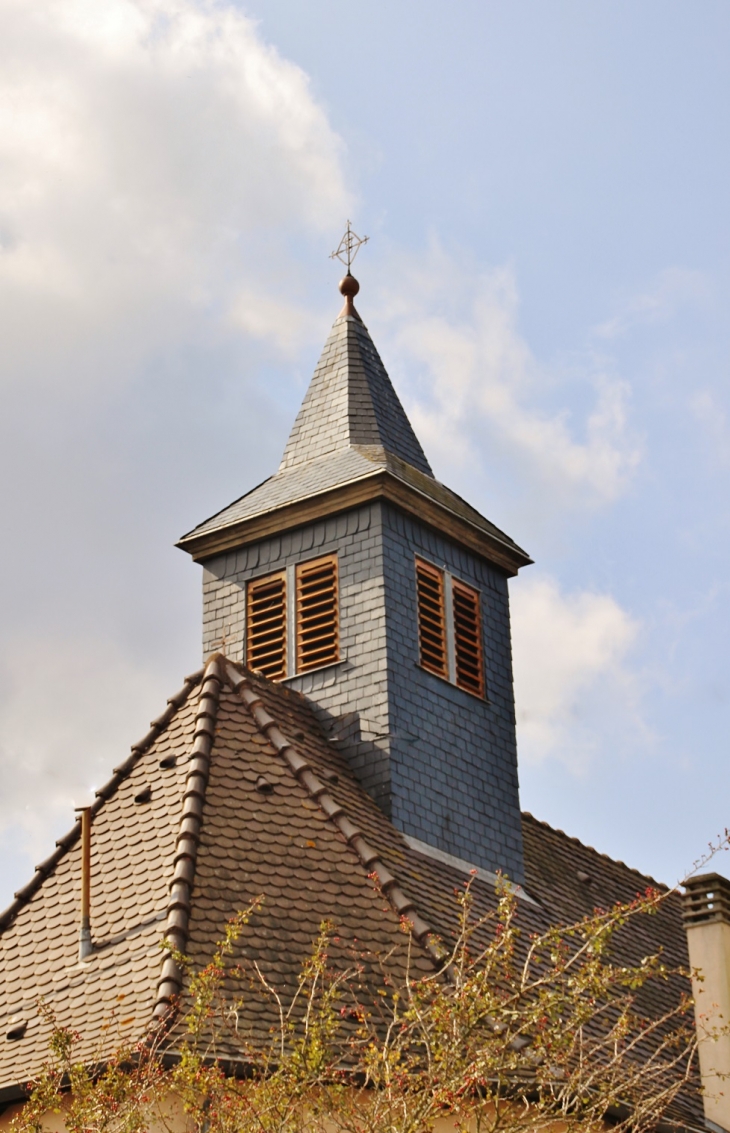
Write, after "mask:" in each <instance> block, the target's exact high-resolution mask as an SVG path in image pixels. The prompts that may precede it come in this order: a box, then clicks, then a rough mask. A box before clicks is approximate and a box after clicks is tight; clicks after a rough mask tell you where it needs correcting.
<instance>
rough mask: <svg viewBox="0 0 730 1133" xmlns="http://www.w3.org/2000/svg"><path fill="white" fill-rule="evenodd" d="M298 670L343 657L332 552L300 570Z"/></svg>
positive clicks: (299, 568) (298, 579)
mask: <svg viewBox="0 0 730 1133" xmlns="http://www.w3.org/2000/svg"><path fill="white" fill-rule="evenodd" d="M296 588H297V604H296V627H297V672H298V673H306V672H307V671H308V670H309V669H317V668H319V666H320V665H330V664H333V663H334V662H335V661H338V660H339V657H340V641H339V627H338V624H337V623H338V616H337V558H336V556H335V555H328V556H327V557H326V558H323V559H316V560H315V561H314V562H311V563H301V564H300V565H299V566H298V567H297V570H296Z"/></svg>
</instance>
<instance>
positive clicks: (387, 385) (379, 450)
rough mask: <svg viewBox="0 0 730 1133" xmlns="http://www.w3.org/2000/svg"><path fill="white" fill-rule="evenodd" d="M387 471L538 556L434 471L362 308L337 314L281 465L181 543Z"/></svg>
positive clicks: (505, 541)
mask: <svg viewBox="0 0 730 1133" xmlns="http://www.w3.org/2000/svg"><path fill="white" fill-rule="evenodd" d="M384 473H385V474H387V475H389V476H392V477H393V478H394V479H395V480H397V481H399V482H400V483H402V484H404V485H406V486H407V487H408V488H410V489H413V490H415V491H416V492H418V493H421V494H422V495H423V496H425V497H427V498H428V499H429V500H432V501H433V502H435V503H437V504H438V505H439V506H440V507H442V508H445V509H446V510H447V511H449V512H451V513H452V514H454V515H455V516H457V517H459V518H460V519H463V520H465V521H466V522H467V523H469V524H471V525H473V526H474V527H476V528H478V529H480V530H481V531H484V532H486V533H487V534H488V535H490V536H492V537H493V538H495V539H496V540H498V541H499V542H500V543H502V544H503V545H504V546H505V547H506V548H509V549H510V550H511V551H513V552H515V553H516V554H517V555H518V557H520V558H521V560H522V561H523V562H524V563H529V562H530V561H531V560H530V558H529V556H528V555H527V554H526V552H525V551H523V550H522V549H521V548H520V547H518V546H517V544H516V543H515V542H514V540H512V539H510V537H509V536H508V535H505V533H504V532H503V531H500V529H499V528H498V527H496V526H495V525H494V524H493V523H490V521H489V520H488V519H485V518H484V516H482V515H481V514H480V513H479V512H478V511H477V510H476V508H473V507H472V506H471V505H470V504H468V503H466V501H465V500H463V499H462V498H461V497H460V496H458V495H457V494H456V492H452V491H451V489H450V488H447V487H446V486H445V485H444V484H441V483H439V481H438V480H436V479H435V478H434V475H433V472H432V471H431V467H430V465H429V463H428V461H427V459H426V457H425V455H424V452H423V449H422V448H421V445H420V443H419V441H418V438H417V437H416V434H415V433H414V431H413V428H412V426H411V424H410V422H409V420H408V418H407V416H406V413H405V410H404V409H403V406H402V405H401V403H400V401H399V399H398V395H397V394H396V392H395V390H394V388H393V385H392V383H391V380H390V378H389V377H388V374H387V373H386V370H385V367H384V366H383V363H382V361H381V359H380V355H379V354H378V352H377V350H376V349H375V346H374V345H373V341H372V339H371V337H370V335H369V333H368V330H367V328H366V327H365V326H364V324H363V323H362V321H361V320H360V317H359V316H358V315H341V316H339V317H338V318H337V319H336V320H335V323H334V325H333V327H332V331H331V333H330V336H329V338H328V340H327V342H326V344H325V347H324V350H323V351H322V355H321V357H320V360H319V362H318V364H317V367H316V369H315V371H314V376H313V377H312V380H311V382H310V385H309V388H308V390H307V393H306V395H305V398H304V401H303V403H302V406H301V409H300V410H299V414H298V416H297V419H296V421H295V423H294V427H293V428H292V431H291V434H290V436H289V440H288V441H287V445H286V448H285V450H284V456H283V458H282V461H281V464H280V465H279V469H278V471H277V472H276V473H275V474H274V475H273V476H271V477H269V479H268V480H264V482H263V483H262V484H259V485H258V486H257V487H256V488H254V489H253V490H252V491H250V492H247V493H246V495H244V496H241V498H240V499H238V500H235V501H234V502H233V503H232V504H230V505H229V506H228V507H226V508H223V510H222V511H220V512H217V513H216V514H215V515H214V516H212V517H211V518H210V519H207V520H205V521H204V522H203V523H200V524H198V526H197V527H195V528H193V530H192V531H189V532H188V533H187V534H186V535H184V536H183V537H182V539H181V540H180V542H179V543H178V546H180V547H183V548H185V549H188V547H193V546H194V544H195V542H196V540H199V539H200V537H201V536H205V535H209V534H212V533H214V532H219V531H222V530H224V529H226V528H229V527H233V526H235V525H237V524H240V523H242V522H244V521H246V520H251V519H254V518H256V517H258V516H262V515H265V514H268V513H271V512H276V511H277V510H279V509H281V508H285V507H287V506H289V505H292V504H296V503H299V502H301V501H304V500H308V499H311V498H315V497H318V496H322V495H324V494H325V493H327V492H332V491H334V490H335V489H337V488H341V487H344V486H346V485H351V484H355V483H357V482H358V481H364V480H367V479H368V478H371V477H375V476H378V475H382V474H384Z"/></svg>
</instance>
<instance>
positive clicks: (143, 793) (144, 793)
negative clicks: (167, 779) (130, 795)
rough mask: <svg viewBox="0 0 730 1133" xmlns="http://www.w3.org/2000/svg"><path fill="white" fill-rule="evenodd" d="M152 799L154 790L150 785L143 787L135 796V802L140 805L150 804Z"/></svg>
mask: <svg viewBox="0 0 730 1133" xmlns="http://www.w3.org/2000/svg"><path fill="white" fill-rule="evenodd" d="M151 798H152V788H151V787H150V785H149V783H148V784H147V785H146V786H144V787H142V789H141V790H140V791H137V794H136V795H135V796H134V801H135V802H136V803H139V804H142V803H148V802H149V801H150V799H151Z"/></svg>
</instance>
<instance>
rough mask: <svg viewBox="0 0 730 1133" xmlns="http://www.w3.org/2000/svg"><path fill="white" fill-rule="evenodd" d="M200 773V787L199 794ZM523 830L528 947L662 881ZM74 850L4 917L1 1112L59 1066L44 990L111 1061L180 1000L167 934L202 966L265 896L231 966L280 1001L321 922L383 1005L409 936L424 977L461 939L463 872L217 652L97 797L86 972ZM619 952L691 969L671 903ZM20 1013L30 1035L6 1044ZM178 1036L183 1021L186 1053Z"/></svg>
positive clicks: (285, 706)
mask: <svg viewBox="0 0 730 1133" xmlns="http://www.w3.org/2000/svg"><path fill="white" fill-rule="evenodd" d="M214 686H215V687H214ZM160 721H161V722H160ZM196 753H197V754H196ZM201 756H202V763H201ZM196 768H197V769H196ZM196 776H198V777H200V776H202V779H201V780H200V782H199V783H198V784H197V785H196V786H193V785H192V782H191V781H192V780H193V779H194V778H195V777H196ZM262 784H263V787H264V789H262ZM138 800H140V801H138ZM191 808H192V810H191ZM193 811H194V813H195V816H196V821H195V830H193V828H192V827H191V825H190V816H191V815H192V813H193ZM186 816H187V817H186ZM523 830H524V837H525V863H526V878H527V881H526V887H527V892H528V894H529V897H530V899H528V898H527V896H526V897H525V898H524V899H522V898H521V899H520V900H519V914H518V915H519V919H520V923H521V924H522V926H523V929H524V930H525V933H526V934H529V933H530V932H533V931H540V930H543V929H545V928H546V927H547V926H548V925H549V924H552V923H557V922H570V921H572V920H574V919H575V918H577V917H579V916H581V915H582V914H583V913H587V912H590V911H591V910H592V909H593V908H594V907H595V906H596V905H601V906H608V905H610V904H612V903H613V902H614V901H616V900H629V899H631V898H633V897H634V896H635V895H636V893H637V892H640V891H643V890H644V889H646V887H647V886H648V885H650V884H653V883H652V881H651V879H650V878H647V877H643V876H642V875H641V874H638V873H636V872H635V871H633V870H631V869H629V868H628V867H627V866H625V865H623V863H621V862H615V861H611V860H610V859H609V858H606V857H604V856H603V855H601V854H598V853H596V851H595V850H592V849H590V848H588V847H586V846H583V845H581V843H579V842H577V841H576V840H574V839H571V838H568V837H566V835H565V834H563V833H561V832H560V831H556V830H552V829H551V828H550V827H548V826H546V825H545V824H543V823H540V822H538V821H536V820H535V819H533V818H531V816H529V815H524V816H523ZM191 834H192V835H194V837H193V838H192V844H191ZM61 842H62V844H61V847H60V853H59V854H57V855H55V857H54V861H53V864H52V865H51V866H50V867H49V868H48V870H46V871H45V872H43V871H42V872H41V874H40V875H39V876H40V879H39V881H38V884H36V885H35V886H30V887H26V889H25V890H24V891H23V892H22V894H21V896H20V897H19V898H18V899H17V900H16V901H15V902H14V903H13V905H11V906H10V908H9V909H8V910H7V911H6V912H5V913H4V914H0V972H2V978H1V979H0V1105H2V1104H3V1103H8V1102H11V1101H13V1100H14V1099H19V1098H21V1097H22V1096H23V1092H24V1088H25V1083H27V1082H28V1081H29V1080H30V1079H31V1078H32V1077H33V1075H34V1074H36V1073H37V1072H38V1070H39V1068H40V1066H41V1065H42V1062H43V1060H44V1058H45V1057H46V1054H47V1048H46V1042H47V1038H48V1028H47V1026H46V1024H45V1023H44V1022H43V1020H42V1019H41V1018H40V1017H39V1015H38V1013H37V998H38V996H43V997H44V998H45V1000H46V1002H47V1003H48V1005H49V1006H50V1007H51V1008H52V1009H53V1010H54V1011H55V1012H56V1016H57V1019H58V1022H59V1023H60V1024H61V1025H68V1026H71V1027H73V1028H74V1029H76V1030H78V1031H79V1032H80V1033H81V1035H82V1039H83V1042H82V1047H81V1049H80V1051H79V1053H80V1055H81V1057H92V1056H93V1057H94V1058H96V1057H99V1056H103V1054H104V1051H105V1050H109V1049H111V1048H113V1047H114V1046H115V1045H116V1044H117V1043H118V1042H119V1039H120V1037H122V1036H124V1037H125V1038H127V1039H128V1040H136V1039H138V1038H141V1037H142V1036H143V1035H144V1033H145V1031H146V1028H147V1026H148V1025H149V1023H150V1021H151V1020H152V1018H153V1014H154V1012H155V1011H156V1010H157V1011H158V1012H159V1011H160V1009H162V1010H165V1009H166V1007H167V1006H168V1005H169V1003H170V995H171V993H172V992H173V991H176V990H178V989H179V990H180V992H181V994H182V997H183V1001H185V996H186V984H185V981H184V979H183V978H182V976H181V974H180V972H179V971H177V972H176V971H175V970H173V969H171V966H170V957H169V955H168V953H167V952H166V951H164V950H163V949H162V948H161V946H160V945H161V942H162V940H163V938H165V937H166V938H167V939H169V940H172V941H174V942H175V944H176V945H177V946H178V947H180V948H182V950H183V951H185V952H186V953H187V954H188V955H189V956H190V958H191V960H192V962H193V966H194V968H195V969H199V968H200V967H202V966H203V965H205V964H206V963H207V962H209V960H210V959H211V956H212V952H213V949H214V947H215V942H216V941H217V940H218V939H220V936H221V935H222V931H223V928H224V926H225V923H226V921H227V920H228V919H229V918H230V917H231V916H232V915H234V914H235V913H236V912H237V911H239V910H240V909H243V908H245V907H247V906H248V904H249V903H250V902H251V901H252V900H253V899H254V898H256V897H258V896H263V898H264V901H263V904H262V906H261V908H260V910H259V911H258V912H257V913H256V914H255V915H254V916H253V917H252V918H251V920H250V922H249V924H248V925H247V926H246V928H245V929H244V932H243V934H242V936H241V938H240V941H239V948H240V953H237V954H236V956H234V957H233V959H234V960H237V959H239V958H244V957H245V959H246V960H247V961H248V962H252V961H256V962H257V963H258V964H259V965H260V967H261V970H262V971H263V973H264V975H265V977H266V978H267V980H269V981H270V983H271V984H272V985H273V986H274V987H275V988H276V990H277V992H279V993H280V994H281V995H282V996H283V997H284V999H285V1000H286V998H287V995H288V994H290V993H291V991H292V989H293V987H294V983H295V980H296V977H297V974H298V972H299V969H300V966H301V963H302V961H303V959H304V957H305V956H306V955H307V953H308V952H309V950H310V948H311V945H312V942H313V940H314V939H315V937H316V935H317V933H318V931H319V926H320V924H321V922H322V920H325V919H326V920H330V921H332V922H333V923H334V924H335V925H336V926H337V930H338V931H337V934H336V937H335V939H334V940H333V942H332V946H331V948H330V949H329V963H330V965H331V966H332V967H333V968H334V969H335V970H342V969H343V968H348V969H349V968H351V966H352V963H353V959H357V960H358V961H359V962H360V963H362V965H363V982H364V984H365V987H366V988H370V990H371V992H372V993H373V994H375V993H376V991H377V988H378V987H380V986H381V981H382V979H383V970H382V967H381V965H385V968H386V972H388V973H390V974H391V975H395V976H398V975H402V973H403V965H404V962H405V961H404V957H405V950H406V948H407V947H408V938H409V934H410V937H411V938H412V941H413V944H412V954H413V963H414V965H415V970H416V971H417V972H418V971H420V972H424V973H426V972H430V971H432V970H433V948H434V944H433V937H432V935H431V934H432V933H436V934H438V935H439V936H440V937H441V938H442V939H443V940H446V941H448V940H449V938H450V937H451V936H452V934H453V931H454V926H455V923H456V917H457V906H456V902H455V896H454V892H455V890H457V889H459V888H460V887H462V886H463V885H464V884H465V882H466V879H467V874H466V872H465V871H464V870H461V869H457V868H455V867H454V866H452V865H450V864H444V863H443V862H441V861H438V860H434V859H433V858H432V857H430V856H428V855H425V854H423V853H420V852H418V851H417V850H415V849H413V848H412V847H411V846H410V845H409V844H408V842H407V841H406V839H405V837H404V836H403V834H401V833H400V831H398V830H397V829H396V827H395V826H394V825H393V824H392V823H391V822H390V821H389V820H388V818H387V817H386V816H385V815H384V814H383V812H382V810H381V809H380V808H379V807H378V806H377V805H376V804H375V803H374V802H373V800H372V799H371V798H370V796H369V795H368V794H367V792H366V791H364V790H363V788H362V786H361V785H360V783H359V782H358V780H357V778H356V777H355V776H354V775H353V774H352V772H351V770H350V767H349V765H348V763H347V762H346V760H345V759H344V758H343V756H342V754H341V752H340V751H339V750H338V749H337V747H336V745H334V744H332V743H331V742H330V740H329V738H328V737H327V735H326V733H325V732H324V730H323V729H322V727H321V725H320V723H319V721H318V719H317V717H316V715H315V713H314V711H313V708H312V706H311V704H310V703H309V701H308V699H307V698H306V697H304V696H303V695H301V694H300V693H298V692H296V691H293V690H291V689H289V688H287V687H285V686H284V685H282V684H273V683H271V682H269V681H266V680H264V679H260V678H257V677H256V676H255V675H253V674H251V673H248V672H247V671H246V670H245V669H243V667H242V666H238V665H233V664H232V663H230V661H227V660H226V659H225V658H223V657H221V656H214V657H212V658H211V659H210V660H209V661H208V663H207V665H206V668H205V672H204V673H202V674H196V675H195V676H194V677H193V678H192V679H190V680H188V681H187V682H186V685H185V687H184V689H183V690H182V694H178V695H177V696H175V697H173V698H171V702H170V707H169V708H168V711H167V712H166V713H164V714H163V716H162V717H160V720H159V721H158V722H156V724H155V726H154V727H153V729H152V731H151V732H150V733H149V734H148V736H147V737H145V741H144V742H143V743H142V744H140V745H135V749H134V750H133V753H132V756H131V757H130V758H129V759H127V760H126V761H125V762H124V763H123V764H122V765H121V768H120V770H119V772H118V773H116V774H115V776H114V777H113V778H112V780H110V782H109V784H107V785H106V786H105V787H102V788H101V790H100V792H99V799H98V805H97V807H96V811H95V816H94V821H93V824H92V875H91V880H92V884H91V914H92V915H91V923H92V938H93V943H94V949H93V952H92V954H91V956H90V957H89V959H88V960H87V961H86V962H85V963H84V964H81V965H80V964H79V963H78V959H77V955H78V952H77V949H78V943H77V941H78V927H79V911H78V910H79V895H80V844H79V838H78V829H77V828H74V830H73V831H72V832H71V835H70V836H69V837H68V838H66V839H62V840H61ZM182 878H184V879H185V885H184V886H183V887H182V888H181V885H180V879H182ZM176 879H177V880H176ZM586 879H587V880H586ZM376 882H378V884H376ZM472 885H473V893H474V897H475V906H476V911H477V913H478V912H480V911H485V910H486V909H488V908H492V907H493V905H494V899H495V898H494V888H493V886H492V885H490V884H489V883H488V882H487V881H484V880H482V879H480V878H479V877H477V878H474V879H473V882H472ZM404 928H405V929H406V930H408V931H407V932H404ZM616 947H617V952H616V959H617V960H618V961H619V962H626V963H637V962H638V961H639V960H640V959H641V957H643V956H645V955H648V954H650V953H652V952H655V951H656V950H657V949H659V948H660V947H661V948H663V949H664V951H665V954H666V956H667V959H668V960H669V961H670V962H671V963H672V964H675V963H679V964H684V965H686V964H687V956H686V943H685V934H684V930H683V926H682V921H681V908H680V899H679V898H678V897H675V896H672V897H671V898H670V899H669V900H668V901H667V903H666V904H665V905H664V907H663V908H662V910H661V912H660V913H659V914H658V915H657V916H654V917H649V918H646V919H645V920H642V921H641V922H640V923H636V924H634V925H633V927H632V930H631V932H630V933H622V934H620V935H619V937H618V938H617V943H616ZM651 987H652V992H651V998H649V1000H648V1001H647V1002H646V1003H645V1004H644V1006H645V1009H646V1011H647V1013H648V1014H649V1015H659V1014H662V1013H664V1012H665V1011H666V1010H667V1008H668V1007H669V1006H671V1004H673V1003H674V1002H676V998H677V996H678V994H679V993H680V992H681V991H682V990H684V988H683V987H680V986H679V985H678V984H677V982H676V981H667V982H666V983H654V984H652V985H651ZM274 1010H275V1008H274V1005H273V1003H272V999H271V996H267V995H261V996H257V995H254V994H247V995H246V996H245V999H244V1004H243V1005H242V1007H241V1009H240V1020H239V1026H240V1028H241V1029H242V1030H243V1032H244V1033H248V1034H250V1035H251V1036H252V1037H253V1038H256V1037H257V1036H260V1037H261V1038H262V1039H263V1040H266V1039H267V1036H268V1029H269V1027H270V1026H271V1025H272V1023H274V1021H275V1019H274ZM19 1019H20V1020H23V1021H25V1023H26V1028H25V1031H24V1033H23V1034H22V1037H20V1038H19V1039H18V1040H16V1041H12V1040H9V1039H8V1038H7V1037H6V1035H7V1033H8V1031H9V1030H10V1029H11V1028H12V1027H14V1026H16V1024H17V1021H18V1020H19ZM109 1023H111V1025H110V1026H109V1025H108V1024H109ZM176 1034H177V1032H176V1031H175V1029H174V1028H173V1030H172V1031H171V1032H170V1037H169V1042H170V1043H171V1044H172V1045H173V1046H174V1043H175V1040H176ZM221 1053H225V1051H221ZM675 1119H676V1121H677V1123H678V1125H679V1127H680V1128H694V1129H697V1128H700V1127H701V1124H702V1108H701V1099H700V1096H699V1092H698V1091H697V1089H696V1088H695V1085H694V1084H692V1086H691V1088H689V1089H688V1090H687V1091H686V1092H685V1093H684V1094H683V1096H682V1098H681V1099H680V1101H679V1103H678V1106H677V1110H676V1112H675Z"/></svg>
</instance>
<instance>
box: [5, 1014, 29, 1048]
mask: <svg viewBox="0 0 730 1133" xmlns="http://www.w3.org/2000/svg"><path fill="white" fill-rule="evenodd" d="M27 1029H28V1020H27V1019H21V1018H20V1017H19V1016H16V1018H15V1019H10V1021H9V1022H8V1029H7V1031H6V1032H5V1038H6V1039H7V1040H8V1042H9V1043H16V1042H18V1040H19V1039H22V1037H23V1035H24V1034H25V1032H26V1030H27Z"/></svg>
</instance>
